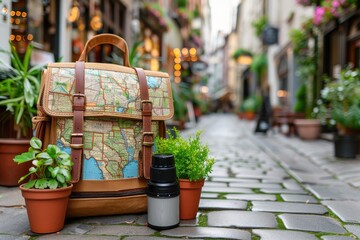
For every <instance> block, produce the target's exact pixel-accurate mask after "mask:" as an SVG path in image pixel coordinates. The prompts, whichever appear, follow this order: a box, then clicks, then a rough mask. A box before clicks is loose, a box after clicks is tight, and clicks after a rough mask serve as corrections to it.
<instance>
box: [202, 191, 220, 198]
mask: <svg viewBox="0 0 360 240" xmlns="http://www.w3.org/2000/svg"><path fill="white" fill-rule="evenodd" d="M218 196H219V194H217V193H204V192H202V193H201V198H217V197H218Z"/></svg>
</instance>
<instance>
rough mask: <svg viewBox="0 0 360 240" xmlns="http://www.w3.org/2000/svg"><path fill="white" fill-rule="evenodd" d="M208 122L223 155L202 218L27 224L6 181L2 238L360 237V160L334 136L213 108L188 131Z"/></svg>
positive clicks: (0, 210)
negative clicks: (152, 223)
mask: <svg viewBox="0 0 360 240" xmlns="http://www.w3.org/2000/svg"><path fill="white" fill-rule="evenodd" d="M199 129H203V130H204V132H203V134H202V139H203V141H205V142H207V143H208V145H209V147H210V149H211V152H212V154H213V155H214V157H215V158H216V160H217V162H216V164H215V167H214V170H213V172H212V174H211V175H210V177H209V179H208V180H207V181H206V183H205V186H204V187H203V190H202V199H201V202H200V209H199V212H198V216H197V218H196V219H195V220H191V221H181V224H180V226H179V227H177V228H175V229H171V230H165V231H161V232H157V231H155V230H152V229H150V228H148V227H147V226H146V214H140V215H122V216H109V217H88V218H78V219H69V220H67V222H66V225H65V228H64V229H63V230H62V231H61V232H59V233H57V234H49V235H43V236H38V235H34V234H32V233H31V231H30V230H29V226H28V221H27V215H26V210H25V209H24V206H23V205H24V201H23V199H22V197H21V196H20V192H19V190H18V189H17V188H4V187H0V223H1V224H0V239H6V240H10V239H11V240H13V239H16V240H18V239H19V240H20V239H30V238H31V239H41V240H44V239H71V240H72V239H74V240H77V239H109V240H110V239H126V240H132V239H150V240H151V239H174V238H175V239H176V238H187V239H188V238H192V239H264V240H290V239H291V240H296V239H300V240H308V239H309V240H310V239H323V240H332V239H336V240H347V239H359V238H360V191H359V187H360V174H358V172H359V170H360V162H359V160H360V159H356V160H341V159H336V158H334V157H333V146H332V143H331V142H328V141H323V140H316V141H311V142H305V141H301V140H300V139H298V138H296V137H285V136H283V135H281V134H276V133H270V134H268V135H263V134H256V135H255V134H253V129H254V123H253V122H246V121H243V120H239V119H238V118H237V117H236V116H234V115H230V114H229V115H226V114H218V115H216V114H213V115H209V116H205V117H203V118H202V119H201V121H200V123H199V124H198V125H197V126H196V127H194V128H191V129H189V130H186V131H184V132H183V135H184V136H191V135H193V134H195V132H196V131H197V130H199Z"/></svg>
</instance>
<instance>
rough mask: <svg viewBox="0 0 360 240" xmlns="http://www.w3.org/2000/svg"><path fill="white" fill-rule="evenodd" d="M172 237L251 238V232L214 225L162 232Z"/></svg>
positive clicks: (249, 239) (179, 228)
mask: <svg viewBox="0 0 360 240" xmlns="http://www.w3.org/2000/svg"><path fill="white" fill-rule="evenodd" d="M160 234H161V235H164V236H171V237H190V238H194V237H195V238H217V239H241V240H251V234H250V233H249V232H247V231H244V230H239V229H229V228H212V227H178V228H173V229H170V230H165V231H161V232H160Z"/></svg>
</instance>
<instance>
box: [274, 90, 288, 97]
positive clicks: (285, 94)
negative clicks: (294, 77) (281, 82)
mask: <svg viewBox="0 0 360 240" xmlns="http://www.w3.org/2000/svg"><path fill="white" fill-rule="evenodd" d="M276 95H277V96H278V97H287V95H288V93H287V91H286V90H278V91H277V92H276Z"/></svg>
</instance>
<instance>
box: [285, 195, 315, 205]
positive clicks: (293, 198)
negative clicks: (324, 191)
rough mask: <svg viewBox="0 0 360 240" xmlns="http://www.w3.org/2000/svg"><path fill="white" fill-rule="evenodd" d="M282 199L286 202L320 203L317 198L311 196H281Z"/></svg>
mask: <svg viewBox="0 0 360 240" xmlns="http://www.w3.org/2000/svg"><path fill="white" fill-rule="evenodd" d="M281 197H282V199H284V201H286V202H300V203H318V200H317V199H316V198H314V197H313V196H309V195H296V194H281Z"/></svg>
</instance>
